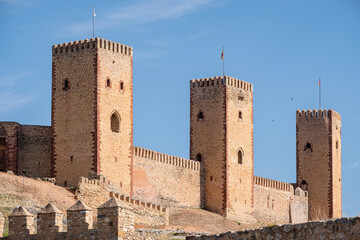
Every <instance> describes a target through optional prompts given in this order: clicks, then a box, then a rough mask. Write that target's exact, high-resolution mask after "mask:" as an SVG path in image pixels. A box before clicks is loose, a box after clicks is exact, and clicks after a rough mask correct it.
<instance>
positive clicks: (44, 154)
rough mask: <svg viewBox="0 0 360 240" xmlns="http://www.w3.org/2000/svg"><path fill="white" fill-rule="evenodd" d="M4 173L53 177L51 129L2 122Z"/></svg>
mask: <svg viewBox="0 0 360 240" xmlns="http://www.w3.org/2000/svg"><path fill="white" fill-rule="evenodd" d="M0 170H2V171H12V172H14V173H15V174H18V175H22V174H23V170H26V176H28V177H40V178H44V177H50V175H51V171H50V170H51V128H50V127H47V126H35V125H21V124H19V123H17V122H0Z"/></svg>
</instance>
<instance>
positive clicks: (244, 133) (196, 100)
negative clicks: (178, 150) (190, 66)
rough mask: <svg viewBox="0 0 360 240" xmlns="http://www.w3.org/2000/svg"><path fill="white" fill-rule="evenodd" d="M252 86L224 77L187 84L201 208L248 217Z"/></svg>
mask: <svg viewBox="0 0 360 240" xmlns="http://www.w3.org/2000/svg"><path fill="white" fill-rule="evenodd" d="M252 90H253V87H252V84H250V83H247V82H244V81H240V80H237V79H235V78H232V77H229V76H224V77H215V78H209V79H197V80H192V81H191V82H190V158H191V159H194V160H198V161H201V162H202V164H201V165H202V168H203V179H202V181H203V182H202V186H203V189H202V194H203V202H204V207H205V208H206V209H208V210H210V211H214V212H217V213H219V214H221V215H223V216H226V217H229V218H232V219H242V220H244V219H249V216H251V215H252V214H253V195H254V193H253V175H254V157H253V156H254V155H253V92H252Z"/></svg>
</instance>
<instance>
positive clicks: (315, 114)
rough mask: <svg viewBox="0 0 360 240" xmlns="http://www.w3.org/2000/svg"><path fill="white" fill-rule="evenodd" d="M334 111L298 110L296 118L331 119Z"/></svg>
mask: <svg viewBox="0 0 360 240" xmlns="http://www.w3.org/2000/svg"><path fill="white" fill-rule="evenodd" d="M332 112H333V110H332V109H329V110H326V109H324V110H322V109H319V110H316V109H314V110H310V109H308V110H301V111H300V110H296V117H330V116H331V114H332Z"/></svg>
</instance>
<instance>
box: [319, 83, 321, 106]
mask: <svg viewBox="0 0 360 240" xmlns="http://www.w3.org/2000/svg"><path fill="white" fill-rule="evenodd" d="M319 109H321V78H319Z"/></svg>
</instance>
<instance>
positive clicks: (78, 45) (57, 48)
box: [52, 38, 133, 56]
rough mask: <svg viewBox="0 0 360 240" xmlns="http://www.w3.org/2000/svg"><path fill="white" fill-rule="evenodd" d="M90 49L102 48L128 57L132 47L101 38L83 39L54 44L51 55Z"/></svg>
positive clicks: (131, 53) (130, 54) (131, 52)
mask: <svg viewBox="0 0 360 240" xmlns="http://www.w3.org/2000/svg"><path fill="white" fill-rule="evenodd" d="M90 48H94V49H98V48H102V49H107V50H109V51H112V52H114V53H121V54H125V55H128V56H132V55H133V48H132V47H130V46H126V45H124V44H121V43H117V42H113V41H109V40H106V39H103V38H91V39H90V40H89V39H85V40H80V41H75V42H69V43H60V44H55V45H53V47H52V53H53V55H56V54H61V53H67V52H76V51H81V50H84V49H90Z"/></svg>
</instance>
